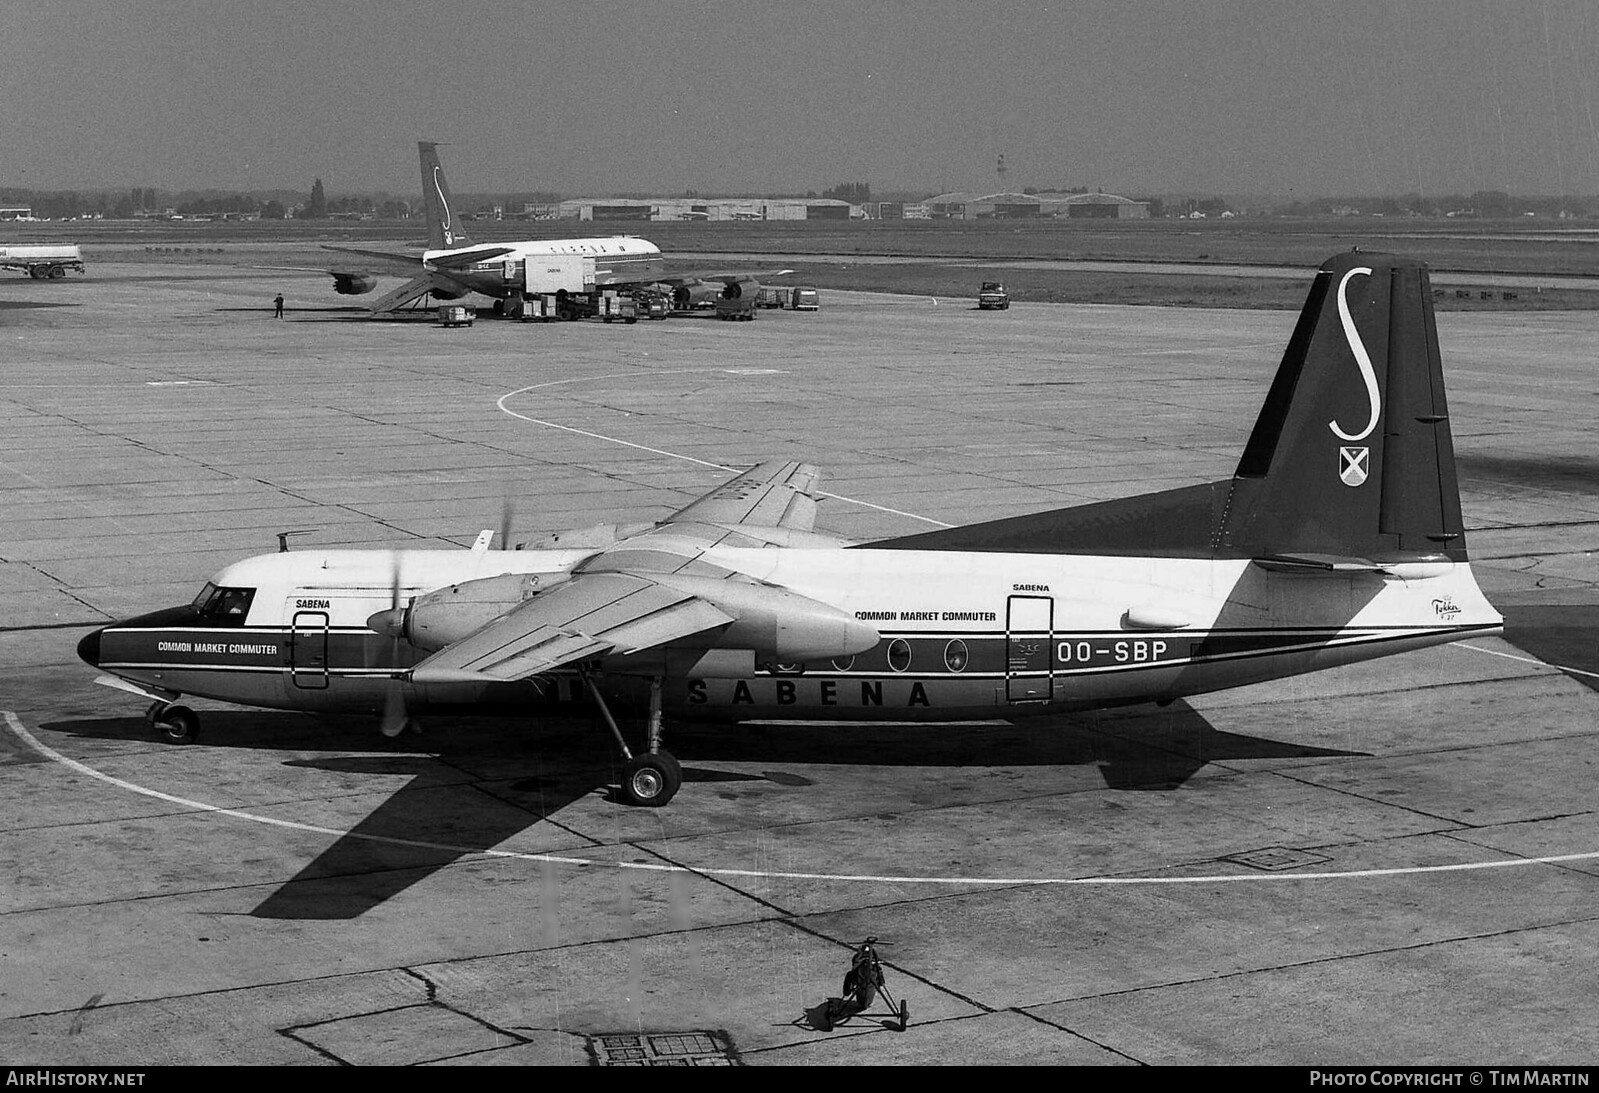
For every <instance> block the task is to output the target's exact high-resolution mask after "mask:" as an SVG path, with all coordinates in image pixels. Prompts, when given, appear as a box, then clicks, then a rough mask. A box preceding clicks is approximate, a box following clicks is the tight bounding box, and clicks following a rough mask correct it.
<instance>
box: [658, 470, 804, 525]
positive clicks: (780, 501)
mask: <svg viewBox="0 0 1599 1093" xmlns="http://www.w3.org/2000/svg"><path fill="white" fill-rule="evenodd" d="M820 480H821V472H820V471H818V470H817V469H816V467H814V466H813V465H811V464H809V463H793V462H782V461H780V460H771V461H768V462H766V463H761V464H758V465H756V466H754V467H751V468H750V469H749V470H747V471H745V472H744V473H743V474H741V475H739V476H738V477H737V478H734V479H732V480H730V481H728V482H724V483H723V484H722V485H720V486H718V487H717V488H716V489H714V490H712V491H711V492H710V493H708V494H706V495H705V496H704V497H702V498H700V499H699V500H698V501H695V502H693V503H692V504H690V505H689V506H688V507H686V508H683V509H680V510H678V511H677V512H676V513H674V514H672V516H670V517H668V518H667V521H666V522H667V523H680V522H681V523H704V524H721V525H723V526H726V525H731V524H745V525H748V526H751V527H780V528H791V529H793V530H795V531H810V530H811V528H812V527H813V526H814V525H815V523H816V493H815V490H816V484H817V482H819V481H820Z"/></svg>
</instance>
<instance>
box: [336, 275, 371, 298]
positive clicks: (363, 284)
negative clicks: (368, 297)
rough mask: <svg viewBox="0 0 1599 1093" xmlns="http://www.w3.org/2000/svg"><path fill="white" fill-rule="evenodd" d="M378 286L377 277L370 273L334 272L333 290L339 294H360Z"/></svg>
mask: <svg viewBox="0 0 1599 1093" xmlns="http://www.w3.org/2000/svg"><path fill="white" fill-rule="evenodd" d="M377 287H378V279H377V277H375V276H374V275H372V274H370V273H335V274H334V275H333V291H334V292H337V293H338V294H339V295H340V296H360V295H362V294H364V293H367V292H371V291H372V290H373V289H375V288H377Z"/></svg>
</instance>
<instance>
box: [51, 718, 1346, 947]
mask: <svg viewBox="0 0 1599 1093" xmlns="http://www.w3.org/2000/svg"><path fill="white" fill-rule="evenodd" d="M427 725H428V728H427V731H426V732H425V734H424V735H422V736H420V737H418V736H411V735H408V736H405V737H402V738H400V739H399V740H397V741H393V742H390V741H386V740H385V739H384V738H383V737H381V736H380V735H379V734H378V733H376V732H375V731H374V728H373V723H372V720H371V719H370V718H359V717H342V716H341V717H320V718H319V717H311V716H307V715H304V714H291V713H275V712H271V711H250V712H237V713H235V712H230V711H211V712H207V713H206V714H205V735H204V737H203V738H202V741H201V743H200V744H199V745H197V746H194V747H193V749H192V750H193V754H194V756H195V762H196V763H204V762H205V759H204V754H205V750H206V749H207V748H225V749H226V748H245V749H257V750H263V751H290V752H296V753H297V754H298V757H296V758H289V759H285V760H284V762H283V765H284V766H286V767H298V768H306V769H312V770H319V771H326V772H332V773H336V774H341V775H350V776H353V777H352V779H351V781H352V782H353V783H355V784H357V785H358V784H359V779H360V778H361V776H369V777H379V776H388V777H393V776H396V775H402V776H409V777H410V781H409V782H408V783H407V784H406V785H405V786H404V787H403V788H401V789H399V790H397V791H394V792H392V793H391V794H390V796H389V797H388V798H387V799H385V800H384V801H383V803H382V804H380V805H378V806H377V808H375V809H374V810H373V811H372V812H371V813H369V814H368V815H367V816H366V817H365V818H363V819H362V820H361V821H360V822H359V823H357V824H356V825H355V826H354V827H352V828H350V829H349V830H348V831H347V832H346V833H345V834H344V835H343V836H341V837H340V838H338V839H337V840H336V841H335V842H334V843H333V845H331V846H329V847H328V848H327V849H326V850H324V851H323V852H322V853H320V854H319V855H317V857H316V858H315V859H314V860H312V861H311V862H310V863H309V864H307V865H306V866H305V867H304V868H303V869H301V870H300V872H299V873H297V874H296V875H295V876H294V877H293V878H292V879H290V880H289V881H287V882H286V883H284V884H283V885H282V886H280V887H279V888H278V889H277V890H276V891H275V892H273V893H272V894H271V895H270V896H268V897H267V898H266V899H265V900H263V901H262V903H261V904H260V905H259V906H258V907H256V908H255V909H254V910H253V911H252V912H251V915H252V916H254V917H259V918H285V919H348V918H355V917H358V916H360V915H362V914H364V913H365V912H367V911H369V910H371V909H372V908H374V907H376V906H378V905H380V904H382V903H383V902H384V901H386V900H388V899H390V898H392V897H393V896H395V895H397V894H399V893H400V892H402V891H404V890H405V889H407V888H409V887H410V886H412V885H413V884H416V883H418V882H419V881H421V880H423V879H425V878H426V877H428V876H429V875H431V874H432V873H435V872H437V871H438V870H440V869H443V868H446V867H448V866H450V865H452V864H454V863H455V862H457V861H459V860H460V859H461V858H463V857H466V856H468V855H470V854H473V853H478V852H481V851H484V850H488V849H490V848H492V847H496V846H499V845H501V844H502V843H504V842H505V841H506V840H508V839H511V838H513V837H515V836H516V835H518V834H520V833H521V832H522V831H524V830H526V829H527V828H530V827H532V826H534V825H535V824H537V823H539V822H540V821H543V820H546V819H551V818H554V817H556V816H557V814H558V813H559V812H560V811H561V810H562V809H564V808H566V807H567V806H568V805H570V804H571V803H573V802H574V801H577V800H579V799H582V798H584V797H587V796H590V795H591V794H593V793H594V792H595V790H596V789H599V788H601V787H606V788H607V799H608V800H611V801H613V802H616V803H617V807H623V806H622V805H621V804H620V795H619V793H618V791H617V789H616V785H617V783H618V781H619V779H620V776H621V770H620V764H619V762H618V761H616V760H615V759H614V758H612V757H611V756H610V754H609V748H608V747H607V743H608V742H607V740H606V738H605V733H604V730H602V729H600V728H598V727H597V726H595V725H592V724H590V723H589V721H588V720H587V719H586V718H582V717H565V718H550V719H546V720H545V721H543V722H541V723H540V725H539V727H538V729H537V730H536V731H519V730H517V729H516V728H515V723H514V722H509V721H504V720H495V719H492V718H486V717H462V718H446V717H436V718H430V719H429V720H428V722H427ZM43 727H44V728H45V729H47V730H50V731H54V732H64V733H69V734H71V735H73V736H77V737H81V738H93V739H102V740H108V739H109V740H133V739H148V738H149V733H150V730H149V727H148V726H147V725H146V724H145V722H144V721H143V720H142V719H132V718H116V719H105V720H73V721H61V722H54V723H49V724H46V725H44V726H43ZM670 743H671V746H672V749H673V751H674V753H675V754H676V755H677V756H678V757H679V759H680V760H681V761H682V763H683V781H684V782H685V783H686V784H688V785H714V784H724V785H730V784H736V783H741V782H742V783H751V782H775V783H777V784H779V785H783V786H788V787H793V788H795V789H797V790H801V791H803V789H804V787H807V786H811V785H814V784H815V782H814V781H813V779H812V778H810V777H807V776H805V775H802V774H800V773H797V772H795V771H792V770H783V769H770V768H772V767H778V768H781V767H783V766H785V765H790V764H792V765H796V766H804V765H807V764H816V765H827V766H863V767H866V766H870V767H881V768H883V769H884V770H885V777H891V774H889V773H888V772H891V771H892V770H893V769H894V768H896V767H922V768H925V767H934V768H948V769H958V768H983V767H1035V768H1036V767H1047V766H1081V765H1088V764H1095V765H1097V766H1098V767H1099V770H1100V773H1101V776H1102V777H1103V778H1104V780H1105V784H1106V786H1107V787H1108V788H1110V789H1115V790H1126V791H1142V792H1148V791H1172V790H1176V789H1179V788H1181V787H1182V785H1183V784H1184V783H1185V782H1187V781H1188V780H1189V779H1190V778H1192V777H1193V776H1194V774H1195V773H1196V772H1198V771H1199V770H1200V769H1201V768H1202V767H1204V766H1205V765H1206V764H1208V763H1213V762H1219V761H1225V760H1231V759H1285V760H1288V759H1296V758H1321V757H1337V756H1354V755H1360V754H1363V753H1358V752H1348V751H1338V750H1334V749H1328V748H1319V747H1311V746H1307V745H1301V744H1293V743H1284V742H1280V741H1275V740H1268V739H1264V738H1261V737H1254V736H1244V735H1241V734H1238V733H1230V732H1222V731H1219V730H1217V729H1216V728H1214V727H1213V726H1212V725H1211V724H1210V723H1209V722H1208V721H1206V720H1205V718H1204V717H1202V716H1201V715H1200V714H1199V713H1197V712H1196V711H1195V710H1193V709H1192V707H1190V706H1188V705H1187V704H1186V703H1184V702H1181V701H1179V702H1175V703H1173V704H1172V705H1170V706H1168V707H1165V708H1154V707H1137V708H1133V709H1124V710H1113V711H1103V712H1093V713H1087V714H1073V715H1064V714H1063V715H1051V716H1047V717H1042V718H1036V719H1028V720H1025V721H1020V722H985V723H977V724H969V725H954V726H948V727H944V728H939V729H931V730H930V729H929V728H928V727H927V726H924V725H908V724H857V723H851V724H848V725H834V726H828V725H818V724H814V723H812V724H803V725H800V724H775V723H756V724H744V725H734V724H727V723H718V722H691V721H683V722H678V723H675V724H674V725H673V726H672V728H671V733H670ZM385 748H389V749H392V751H393V754H381V752H382V750H383V749H385ZM318 752H325V753H343V752H360V753H363V754H356V755H349V754H326V755H320V756H319V755H315V754H313V755H312V756H311V757H306V753H318ZM718 762H721V763H741V764H745V763H747V764H752V765H758V766H759V767H761V768H763V769H761V770H760V773H745V772H739V771H727V770H719V769H716V768H715V767H714V766H704V765H701V764H704V763H718ZM207 803H217V802H207ZM668 807H671V806H668Z"/></svg>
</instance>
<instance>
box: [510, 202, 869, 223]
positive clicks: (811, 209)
mask: <svg viewBox="0 0 1599 1093" xmlns="http://www.w3.org/2000/svg"><path fill="white" fill-rule="evenodd" d="M527 212H528V213H529V214H530V215H534V216H540V215H547V216H552V217H554V218H557V219H561V220H613V221H614V220H647V221H663V220H848V219H850V217H851V215H852V207H851V205H850V203H849V202H847V201H837V200H834V199H832V198H822V197H811V198H799V197H782V198H774V197H709V198H705V197H692V198H690V197H682V198H676V197H655V198H646V199H632V198H620V197H606V198H577V199H574V200H571V201H562V202H561V203H560V204H558V205H552V206H548V207H547V208H546V209H542V210H535V209H529V210H527Z"/></svg>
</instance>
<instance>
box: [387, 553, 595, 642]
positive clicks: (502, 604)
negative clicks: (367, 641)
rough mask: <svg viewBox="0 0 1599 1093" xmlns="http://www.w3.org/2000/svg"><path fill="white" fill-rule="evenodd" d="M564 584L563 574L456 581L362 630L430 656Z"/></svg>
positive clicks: (536, 574)
mask: <svg viewBox="0 0 1599 1093" xmlns="http://www.w3.org/2000/svg"><path fill="white" fill-rule="evenodd" d="M566 579H567V576H566V574H564V573H503V574H501V575H500V576H498V577H482V578H479V579H478V580H475V581H462V582H461V583H460V584H452V585H448V586H446V587H444V588H439V589H435V590H434V591H432V592H429V593H427V594H426V595H422V596H418V597H416V598H415V599H413V600H412V601H411V602H410V604H408V605H407V606H405V607H398V608H393V609H391V610H388V611H379V612H377V613H376V614H374V615H372V616H371V617H370V618H368V619H367V620H366V624H367V627H368V628H369V629H371V630H373V631H374V632H376V633H379V634H386V635H388V636H389V637H391V638H398V639H400V640H402V641H408V642H410V643H411V644H412V645H414V646H416V647H417V648H418V649H425V650H427V651H428V652H430V653H431V652H436V651H437V650H439V649H442V648H444V647H445V646H446V645H449V644H451V643H452V642H456V641H460V640H461V639H462V638H464V637H466V636H467V635H468V634H470V633H472V632H473V631H474V630H478V629H480V628H482V627H484V626H487V625H488V624H489V623H491V622H493V621H494V620H495V619H497V618H499V617H500V616H501V615H503V614H505V613H506V612H507V611H509V610H511V609H512V608H513V607H516V606H517V605H518V604H520V603H521V602H522V601H523V600H526V599H530V598H531V597H533V596H536V595H538V594H539V593H540V592H542V591H544V590H545V589H547V588H553V587H555V586H556V585H558V584H561V583H562V582H564V581H565V580H566Z"/></svg>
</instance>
